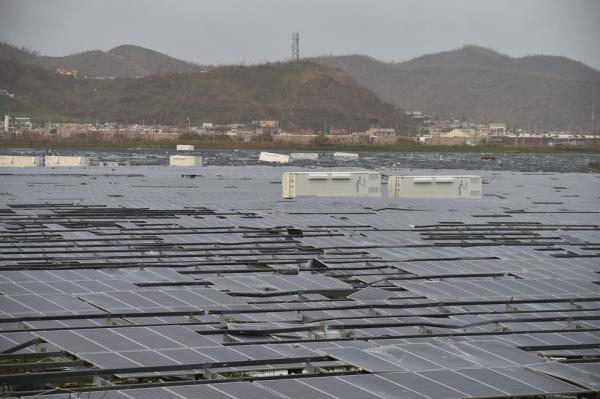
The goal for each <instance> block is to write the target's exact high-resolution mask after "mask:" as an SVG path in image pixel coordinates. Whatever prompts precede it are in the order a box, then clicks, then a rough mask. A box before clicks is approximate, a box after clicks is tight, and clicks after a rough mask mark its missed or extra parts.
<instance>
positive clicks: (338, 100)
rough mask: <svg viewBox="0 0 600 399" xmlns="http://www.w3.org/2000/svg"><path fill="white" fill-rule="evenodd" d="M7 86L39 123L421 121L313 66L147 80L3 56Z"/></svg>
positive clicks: (16, 106) (0, 65)
mask: <svg viewBox="0 0 600 399" xmlns="http://www.w3.org/2000/svg"><path fill="white" fill-rule="evenodd" d="M0 87H4V88H6V89H7V90H9V91H10V92H11V93H14V94H15V95H16V98H15V99H14V100H13V102H12V104H11V107H10V109H11V110H12V111H16V112H26V113H27V114H28V115H29V116H31V117H32V118H33V119H34V120H37V121H42V122H47V121H48V119H52V121H60V120H66V119H71V120H73V119H74V120H87V121H95V120H99V121H109V122H113V121H114V122H122V123H141V122H142V121H146V122H149V121H156V123H158V124H166V125H178V126H185V125H187V118H190V119H191V120H192V121H194V123H200V122H213V123H232V122H239V123H249V122H251V121H254V120H260V119H277V120H279V121H281V125H282V126H283V127H287V128H294V127H298V128H308V127H312V128H315V129H322V128H323V126H324V124H325V122H326V123H327V126H329V127H338V128H346V127H348V125H351V126H352V127H353V129H355V130H359V129H365V128H366V127H367V126H368V120H369V118H378V119H379V120H380V121H381V123H382V124H383V125H397V126H400V127H401V128H410V127H412V125H413V124H414V122H413V121H412V120H411V119H409V118H407V117H406V116H405V115H404V114H403V113H402V112H401V111H398V110H397V109H395V108H394V107H393V106H391V105H389V104H385V103H383V102H381V101H380V100H379V99H378V98H377V97H376V96H375V95H374V94H373V93H372V92H370V91H368V90H367V89H364V88H363V87H361V86H359V85H358V84H357V83H356V82H355V81H354V80H352V78H350V77H349V76H348V75H347V74H346V73H345V72H343V71H341V70H338V69H334V68H330V67H326V66H322V65H318V64H314V63H310V62H294V63H273V64H265V65H258V66H250V67H244V66H229V67H219V68H214V69H211V70H210V71H208V72H206V73H200V72H194V73H178V74H172V75H162V76H158V75H157V76H149V77H146V78H140V79H113V80H92V79H75V78H73V77H69V76H60V75H56V74H55V73H53V72H50V71H47V70H45V69H42V68H39V67H36V66H33V65H30V64H23V63H20V62H17V61H14V60H8V59H2V58H0Z"/></svg>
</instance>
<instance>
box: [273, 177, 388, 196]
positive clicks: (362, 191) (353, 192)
mask: <svg viewBox="0 0 600 399" xmlns="http://www.w3.org/2000/svg"><path fill="white" fill-rule="evenodd" d="M380 180H381V175H380V174H379V173H378V172H368V171H366V172H285V173H284V174H283V179H282V181H281V184H282V195H283V198H294V197H299V196H315V197H379V196H381V191H380Z"/></svg>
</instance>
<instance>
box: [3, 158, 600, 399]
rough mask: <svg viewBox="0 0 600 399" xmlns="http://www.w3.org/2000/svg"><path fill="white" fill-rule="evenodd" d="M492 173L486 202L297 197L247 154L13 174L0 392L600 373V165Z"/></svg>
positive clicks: (302, 391)
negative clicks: (171, 164)
mask: <svg viewBox="0 0 600 399" xmlns="http://www.w3.org/2000/svg"><path fill="white" fill-rule="evenodd" d="M242 155H243V152H240V153H239V156H242ZM144 156H145V155H144ZM140 157H141V156H140ZM218 157H223V159H225V158H226V157H230V155H227V154H220V155H218ZM372 158H373V159H372V161H369V162H372V164H370V165H371V168H372V169H376V170H381V171H382V172H384V173H387V174H390V173H393V174H398V170H397V168H394V169H389V170H386V169H382V168H381V167H382V162H384V163H385V162H387V161H382V159H383V158H381V157H380V156H379V155H377V156H375V155H374V156H373V157H372ZM384 158H385V157H384ZM405 158H406V157H405V156H404V155H402V154H393V155H391V158H390V159H394V162H397V159H405ZM140 159H142V158H140ZM219 159H221V158H219ZM386 159H387V158H386ZM406 159H408V158H406ZM219 162H221V161H219ZM223 162H225V161H223ZM227 162H229V161H227ZM390 162H391V161H390ZM478 173H479V172H478ZM480 173H481V174H482V175H483V176H484V177H485V180H486V182H487V183H488V184H486V190H485V191H486V194H489V195H486V196H484V197H483V198H482V199H481V200H475V202H468V203H467V202H460V201H456V200H451V199H450V200H444V201H440V200H433V199H422V200H412V199H407V200H406V201H403V202H402V204H398V203H390V200H389V198H385V197H383V198H371V199H365V198H362V199H361V198H302V199H296V200H293V201H290V200H285V201H283V200H281V198H280V191H279V189H278V186H277V185H276V184H271V182H272V181H279V180H280V177H281V169H279V168H273V167H262V166H253V165H249V166H244V167H243V168H240V167H218V166H214V167H211V168H204V169H203V170H202V176H200V175H199V174H198V175H197V176H196V177H195V180H193V181H192V180H190V179H189V177H182V176H181V172H180V171H179V172H177V171H175V170H170V169H166V168H161V167H146V166H142V167H137V168H135V169H133V168H131V169H128V168H125V169H120V168H116V169H115V170H114V171H112V170H111V171H107V170H106V169H102V168H95V167H89V168H86V170H85V171H83V172H82V173H80V174H68V173H67V174H65V173H64V172H59V171H53V170H43V171H38V170H36V171H35V173H30V172H27V171H25V170H22V171H15V172H14V173H13V172H12V171H11V172H10V173H5V174H2V175H1V176H0V185H1V186H2V187H3V191H4V192H6V193H8V194H7V195H3V196H0V293H2V298H3V299H2V300H1V301H0V330H1V331H2V333H1V334H0V351H2V352H3V354H2V357H3V358H2V361H3V363H2V365H3V370H4V371H0V374H1V375H0V379H3V380H8V381H12V382H10V383H9V386H8V388H9V392H6V394H8V395H13V396H15V393H18V392H19V391H18V390H19V389H21V388H20V387H22V386H25V385H28V384H31V381H35V387H42V386H44V384H45V383H46V382H49V383H52V384H55V385H56V386H58V387H68V388H69V389H73V390H74V391H76V392H79V391H82V392H81V393H80V396H83V397H86V396H85V395H88V394H89V396H90V397H91V398H94V397H97V398H99V399H100V398H103V396H102V393H101V392H95V391H93V390H94V389H95V388H93V387H92V386H91V385H86V384H87V382H88V381H92V379H93V378H92V374H100V375H99V378H98V379H97V380H96V382H98V381H105V382H106V384H107V387H106V388H107V391H105V392H104V394H105V395H106V397H107V398H108V397H115V398H121V397H128V398H132V397H140V398H141V397H149V398H151V397H161V398H162V397H167V398H168V397H178V398H181V397H183V398H188V397H189V398H194V397H208V398H211V397H212V398H232V397H233V398H238V397H239V398H246V397H260V398H266V397H278V398H289V399H296V398H307V397H310V398H313V397H314V398H344V399H345V398H351V397H357V398H365V397H389V398H393V397H398V396H402V397H408V398H410V399H425V398H430V399H433V398H438V397H439V398H453V397H482V396H484V397H491V396H493V397H511V396H520V395H536V396H543V395H554V394H557V395H577V394H580V393H586V392H590V391H597V390H599V389H600V387H598V384H597V382H596V381H597V380H598V377H597V376H598V373H599V370H598V368H597V364H598V362H597V361H596V357H597V353H598V347H597V346H598V345H599V344H600V340H599V339H598V334H597V331H596V330H597V329H598V328H599V327H600V321H599V317H600V312H599V311H598V308H600V295H599V294H600V289H599V287H598V284H596V283H597V282H598V280H599V278H598V277H597V276H598V275H599V274H598V272H600V267H599V266H598V262H596V259H597V256H598V250H597V249H598V248H597V242H598V239H597V238H598V226H599V225H600V214H599V213H598V211H597V196H598V195H597V188H596V187H597V184H596V183H597V182H596V180H597V177H595V176H594V175H592V174H569V175H563V174H551V175H539V174H535V175H531V174H524V173H516V172H515V173H512V172H490V171H487V172H486V171H481V172H480ZM248 178H250V180H249V179H248ZM190 182H191V183H190ZM81 183H85V184H84V185H82V184H81ZM520 186H522V187H520ZM559 186H560V187H568V188H567V189H561V190H556V189H554V188H553V187H559ZM65 187H68V189H65ZM228 187H229V188H228ZM231 187H236V188H235V189H233V188H231ZM523 187H527V190H525V189H523ZM575 190H576V191H577V193H578V195H579V197H570V196H568V195H569V192H570V191H575ZM107 194H110V196H108V195H107ZM584 212H585V213H584ZM298 231H301V232H302V235H298V234H297V233H298ZM313 259H315V260H314V261H313ZM290 273H293V274H290ZM24 356H27V357H26V359H28V360H27V361H23V359H25V357H24ZM29 357H31V359H30V358H29ZM564 358H568V363H567V362H566V361H565V359H564ZM572 361H575V362H572ZM222 363H227V364H226V365H223V364H222ZM192 364H193V365H195V366H194V367H191V368H190V366H189V365H192ZM11 368H12V369H11ZM117 368H118V369H125V372H122V371H123V370H121V372H119V374H111V373H113V372H111V371H108V370H107V369H117ZM56 371H59V372H60V373H61V374H60V375H61V376H64V377H59V378H55V376H56V374H52V373H54V372H56ZM105 372H106V373H105ZM315 372H318V373H322V376H321V377H314V376H311V375H309V374H311V373H315ZM335 372H343V373H344V374H346V375H338V376H334V375H333V374H332V373H335ZM223 378H235V379H239V380H240V382H237V383H235V384H230V383H229V382H227V383H223V381H222V379H223ZM73 380H76V381H82V384H81V386H79V387H74V386H72V385H69V384H68V382H69V381H73ZM159 381H160V384H163V385H165V386H164V387H157V386H156V384H157V383H158V382H159ZM250 381H254V382H250ZM195 383H198V385H194V384H195ZM111 384H114V385H111ZM121 384H127V386H126V387H125V386H122V385H121ZM140 388H143V389H140ZM11 390H13V391H14V392H13V391H11ZM40 392H41V391H40ZM61 395H62V394H60V395H59V397H61ZM62 396H63V397H64V395H62Z"/></svg>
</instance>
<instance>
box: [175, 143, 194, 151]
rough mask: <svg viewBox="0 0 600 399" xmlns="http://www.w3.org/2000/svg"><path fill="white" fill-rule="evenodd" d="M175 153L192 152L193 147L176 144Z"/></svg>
mask: <svg viewBox="0 0 600 399" xmlns="http://www.w3.org/2000/svg"><path fill="white" fill-rule="evenodd" d="M177 151H194V146H193V145H191V144H177Z"/></svg>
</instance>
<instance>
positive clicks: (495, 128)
mask: <svg viewBox="0 0 600 399" xmlns="http://www.w3.org/2000/svg"><path fill="white" fill-rule="evenodd" d="M488 133H489V134H493V135H498V136H504V135H505V134H506V124H505V123H490V124H489V125H488Z"/></svg>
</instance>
